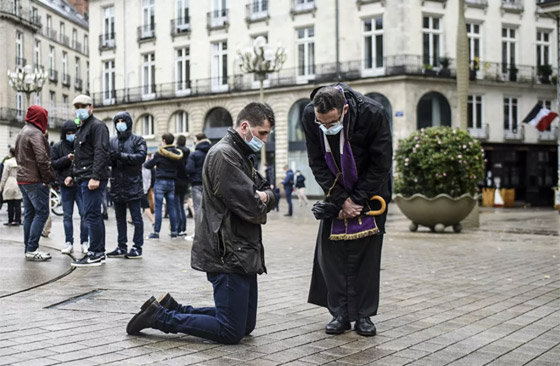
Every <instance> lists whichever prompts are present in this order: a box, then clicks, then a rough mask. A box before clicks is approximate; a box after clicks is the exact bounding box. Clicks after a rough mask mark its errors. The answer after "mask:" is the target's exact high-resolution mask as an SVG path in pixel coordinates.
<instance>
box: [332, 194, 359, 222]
mask: <svg viewBox="0 0 560 366" xmlns="http://www.w3.org/2000/svg"><path fill="white" fill-rule="evenodd" d="M363 209H364V206H360V205H358V204H356V203H354V201H352V199H351V198H350V197H348V198H347V199H346V201H344V204H343V205H342V209H341V210H340V212H339V213H338V219H340V220H342V219H353V218H354V217H358V216H360V214H361V213H362V210H363Z"/></svg>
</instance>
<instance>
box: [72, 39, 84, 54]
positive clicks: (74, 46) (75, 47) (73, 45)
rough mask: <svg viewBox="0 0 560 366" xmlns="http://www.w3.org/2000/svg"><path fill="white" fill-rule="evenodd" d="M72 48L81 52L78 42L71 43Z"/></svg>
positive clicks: (80, 45)
mask: <svg viewBox="0 0 560 366" xmlns="http://www.w3.org/2000/svg"><path fill="white" fill-rule="evenodd" d="M72 48H73V49H75V50H76V51H78V52H82V44H81V43H80V42H78V41H72Z"/></svg>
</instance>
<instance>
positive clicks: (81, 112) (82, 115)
mask: <svg viewBox="0 0 560 366" xmlns="http://www.w3.org/2000/svg"><path fill="white" fill-rule="evenodd" d="M76 117H78V119H79V120H80V121H84V120H86V119H88V117H89V111H88V110H87V109H78V110H76Z"/></svg>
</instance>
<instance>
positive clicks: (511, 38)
mask: <svg viewBox="0 0 560 366" xmlns="http://www.w3.org/2000/svg"><path fill="white" fill-rule="evenodd" d="M516 36H517V34H516V30H515V29H513V28H502V72H503V73H504V74H507V73H508V72H509V73H510V74H511V73H515V72H516V70H517V69H516V68H515V65H516V64H517V62H516V60H517V57H516V53H517V52H516V42H517V41H516Z"/></svg>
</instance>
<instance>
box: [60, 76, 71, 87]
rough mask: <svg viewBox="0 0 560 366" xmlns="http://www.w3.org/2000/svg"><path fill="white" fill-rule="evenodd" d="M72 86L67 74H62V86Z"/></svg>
mask: <svg viewBox="0 0 560 366" xmlns="http://www.w3.org/2000/svg"><path fill="white" fill-rule="evenodd" d="M70 84H72V78H71V77H70V75H68V74H62V86H66V87H69V86H70Z"/></svg>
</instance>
